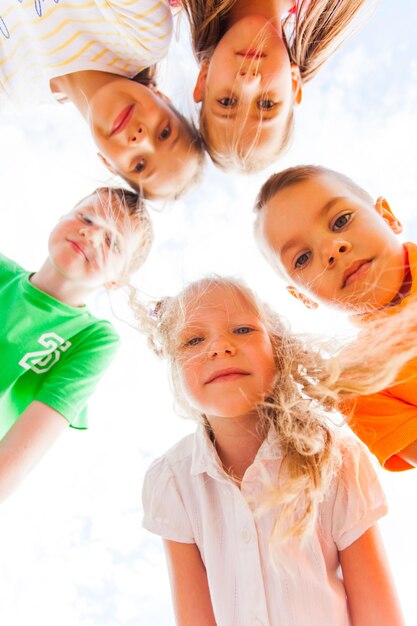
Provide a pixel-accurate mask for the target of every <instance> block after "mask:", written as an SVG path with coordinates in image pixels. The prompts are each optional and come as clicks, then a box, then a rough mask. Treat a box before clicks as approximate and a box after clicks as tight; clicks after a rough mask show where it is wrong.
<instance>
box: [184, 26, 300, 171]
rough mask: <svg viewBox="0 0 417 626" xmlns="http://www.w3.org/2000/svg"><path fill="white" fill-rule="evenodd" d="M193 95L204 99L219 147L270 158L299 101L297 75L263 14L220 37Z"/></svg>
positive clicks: (213, 140) (212, 136)
mask: <svg viewBox="0 0 417 626" xmlns="http://www.w3.org/2000/svg"><path fill="white" fill-rule="evenodd" d="M194 96H195V99H196V100H197V101H202V100H204V115H205V117H206V125H207V128H208V134H209V138H210V142H211V143H212V145H213V146H214V147H215V149H216V150H217V151H219V152H220V153H228V152H230V151H232V150H233V151H236V152H237V153H238V154H246V153H248V152H250V154H251V155H254V156H256V157H257V158H260V159H265V158H266V157H267V156H268V155H270V154H271V158H273V155H274V154H276V152H277V146H279V145H280V143H281V141H282V138H283V135H284V132H285V128H286V125H287V120H288V116H289V113H290V110H291V108H292V106H293V104H294V103H298V102H299V101H300V100H301V83H300V75H299V71H298V68H297V67H295V66H291V64H290V60H289V57H288V52H287V49H286V47H285V44H284V42H283V41H282V38H281V36H280V34H279V33H278V31H277V30H276V29H275V28H274V27H273V26H272V25H271V24H270V23H269V22H268V21H267V20H266V19H265V18H263V17H261V16H251V17H246V18H244V19H242V20H240V21H239V22H237V23H236V24H234V25H233V26H232V27H231V28H230V29H229V30H228V31H227V32H226V34H225V35H224V37H223V38H222V39H221V40H220V42H219V43H218V45H217V46H216V48H215V51H214V53H213V56H212V58H211V59H210V62H209V63H208V65H207V64H204V65H203V67H202V70H201V72H200V76H199V79H198V82H197V85H196V89H195V92H194Z"/></svg>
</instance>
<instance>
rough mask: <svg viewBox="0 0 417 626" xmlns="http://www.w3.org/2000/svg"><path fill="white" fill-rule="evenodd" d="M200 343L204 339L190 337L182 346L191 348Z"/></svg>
mask: <svg viewBox="0 0 417 626" xmlns="http://www.w3.org/2000/svg"><path fill="white" fill-rule="evenodd" d="M202 341H204V337H192V338H191V339H188V340H187V341H186V342H185V343H184V346H186V347H187V348H192V347H193V346H197V345H198V344H199V343H201V342H202Z"/></svg>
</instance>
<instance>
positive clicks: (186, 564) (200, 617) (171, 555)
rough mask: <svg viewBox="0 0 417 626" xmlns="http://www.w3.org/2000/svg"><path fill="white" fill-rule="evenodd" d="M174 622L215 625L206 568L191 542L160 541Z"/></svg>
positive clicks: (181, 625)
mask: <svg viewBox="0 0 417 626" xmlns="http://www.w3.org/2000/svg"><path fill="white" fill-rule="evenodd" d="M164 545H165V552H166V557H167V561H168V569H169V574H170V579H171V590H172V599H173V603H174V610H175V616H176V621H177V626H196V624H198V626H216V621H215V619H214V613H213V607H212V605H211V598H210V590H209V586H208V580H207V573H206V568H205V567H204V564H203V561H202V560H201V555H200V551H199V549H198V548H197V546H196V544H195V543H178V542H177V541H168V540H165V541H164Z"/></svg>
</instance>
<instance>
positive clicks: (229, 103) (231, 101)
mask: <svg viewBox="0 0 417 626" xmlns="http://www.w3.org/2000/svg"><path fill="white" fill-rule="evenodd" d="M217 102H218V103H219V104H221V106H222V107H234V106H236V104H237V99H236V98H233V97H232V96H230V97H229V98H220V99H219V100H217Z"/></svg>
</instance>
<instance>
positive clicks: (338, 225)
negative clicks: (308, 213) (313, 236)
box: [332, 213, 352, 231]
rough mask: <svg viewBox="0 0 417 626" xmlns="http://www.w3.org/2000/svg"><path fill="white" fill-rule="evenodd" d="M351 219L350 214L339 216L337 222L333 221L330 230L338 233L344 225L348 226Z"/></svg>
mask: <svg viewBox="0 0 417 626" xmlns="http://www.w3.org/2000/svg"><path fill="white" fill-rule="evenodd" d="M351 217H352V213H344V214H343V215H340V216H339V217H338V218H337V220H335V222H334V224H333V226H332V230H333V231H338V230H340V229H342V228H343V227H344V226H346V224H348V223H349V222H350V218H351Z"/></svg>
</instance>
